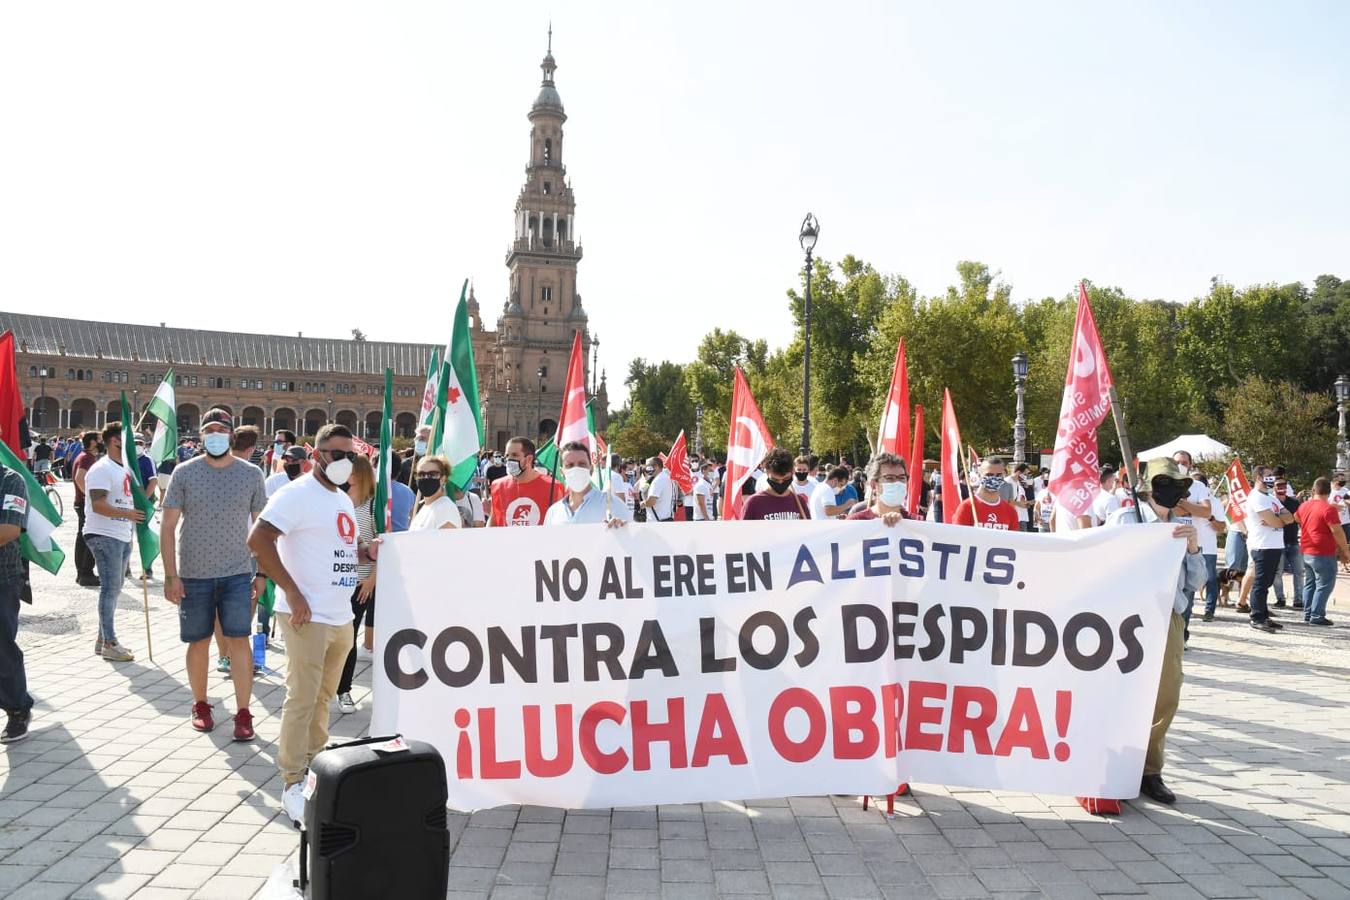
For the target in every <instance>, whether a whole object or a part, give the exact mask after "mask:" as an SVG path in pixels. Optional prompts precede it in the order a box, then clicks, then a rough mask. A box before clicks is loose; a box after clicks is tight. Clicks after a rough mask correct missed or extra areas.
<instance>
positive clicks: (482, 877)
mask: <svg viewBox="0 0 1350 900" xmlns="http://www.w3.org/2000/svg"><path fill="white" fill-rule="evenodd" d="M468 871H470V872H476V873H477V875H476V876H475V877H476V878H477V879H478V880H479V881H484V882H486V883H488V884H491V883H492V882H493V879H494V878H495V881H496V883H497V884H542V885H548V884H549V883H550V882H551V881H552V880H553V864H552V863H516V864H515V865H513V866H511V867H509V868H506V869H503V870H502V871H500V872H497V873H496V874H495V876H494V875H493V871H492V870H491V869H470V870H468ZM461 880H462V879H461Z"/></svg>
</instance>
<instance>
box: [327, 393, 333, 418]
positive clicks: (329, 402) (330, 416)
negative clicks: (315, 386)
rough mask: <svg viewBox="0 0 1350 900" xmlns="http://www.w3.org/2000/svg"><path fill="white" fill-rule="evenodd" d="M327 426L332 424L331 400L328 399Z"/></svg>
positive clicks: (330, 398)
mask: <svg viewBox="0 0 1350 900" xmlns="http://www.w3.org/2000/svg"><path fill="white" fill-rule="evenodd" d="M328 424H329V425H331V424H333V398H332V397H329V398H328Z"/></svg>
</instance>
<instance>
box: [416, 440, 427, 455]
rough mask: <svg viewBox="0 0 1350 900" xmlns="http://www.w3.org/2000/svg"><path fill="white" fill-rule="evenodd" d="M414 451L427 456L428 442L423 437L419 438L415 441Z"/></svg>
mask: <svg viewBox="0 0 1350 900" xmlns="http://www.w3.org/2000/svg"><path fill="white" fill-rule="evenodd" d="M413 452H414V453H416V454H417V455H418V456H426V455H427V442H426V441H424V440H422V439H421V438H418V439H417V440H415V441H413Z"/></svg>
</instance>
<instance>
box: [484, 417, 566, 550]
mask: <svg viewBox="0 0 1350 900" xmlns="http://www.w3.org/2000/svg"><path fill="white" fill-rule="evenodd" d="M534 454H535V446H534V441H532V440H530V439H529V438H526V437H513V438H511V440H509V441H508V442H507V444H506V458H505V462H506V475H505V476H504V477H502V478H498V479H497V480H496V481H494V482H492V489H491V492H490V493H489V494H488V526H489V527H491V528H503V527H505V526H508V525H511V526H524V525H542V524H543V522H544V513H545V512H547V511H548V508H549V507H550V506H552V505H553V503H554V501H556V500H557V499H558V498H559V497H561V496H562V493H563V492H562V485H561V484H559V483H558V482H556V481H554V480H553V477H552V476H550V475H549V474H548V473H547V472H540V471H539V470H538V469H536V468H535V467H534Z"/></svg>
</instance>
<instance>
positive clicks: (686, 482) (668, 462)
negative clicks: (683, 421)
mask: <svg viewBox="0 0 1350 900" xmlns="http://www.w3.org/2000/svg"><path fill="white" fill-rule="evenodd" d="M665 466H666V471H667V472H669V473H670V480H671V481H673V482H675V483H676V484H677V485H679V488H680V490H682V491H684V492H685V493H686V494H687V493H689V492H690V491H692V490H693V489H694V479H692V478H690V477H689V447H688V446H687V445H686V444H685V440H684V429H683V428H681V429H680V436H679V437H677V438H676V439H675V443H673V444H671V445H670V455H669V456H667V457H666V458H665Z"/></svg>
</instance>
